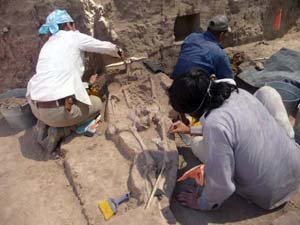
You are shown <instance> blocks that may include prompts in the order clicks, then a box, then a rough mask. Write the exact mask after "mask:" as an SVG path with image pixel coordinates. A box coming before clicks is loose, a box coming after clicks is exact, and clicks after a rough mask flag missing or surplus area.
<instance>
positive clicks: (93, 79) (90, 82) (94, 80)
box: [89, 74, 98, 85]
mask: <svg viewBox="0 0 300 225" xmlns="http://www.w3.org/2000/svg"><path fill="white" fill-rule="evenodd" d="M97 77H98V74H94V75H92V76H91V77H90V80H89V84H91V85H93V84H94V83H95V82H96V80H97Z"/></svg>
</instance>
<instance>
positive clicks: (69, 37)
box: [26, 30, 119, 105]
mask: <svg viewBox="0 0 300 225" xmlns="http://www.w3.org/2000/svg"><path fill="white" fill-rule="evenodd" d="M83 51H87V52H96V53H102V54H108V55H111V56H116V57H119V56H118V53H117V51H118V50H117V47H116V45H114V44H112V43H110V42H106V41H100V40H97V39H95V38H93V37H91V36H89V35H86V34H82V33H80V32H78V31H63V30H61V31H59V32H57V33H56V34H54V35H52V36H51V37H50V38H49V40H48V41H47V42H46V43H45V44H44V46H43V47H42V49H41V52H40V55H39V58H38V63H37V67H36V74H35V75H34V76H33V77H32V78H31V79H30V81H29V83H28V86H27V94H26V95H27V96H29V97H30V98H31V99H32V100H34V101H54V100H58V99H61V98H64V97H67V96H70V95H75V98H76V99H77V100H78V101H80V102H82V103H84V104H87V105H91V101H90V98H89V96H88V94H87V92H86V90H85V87H84V85H83V83H82V80H81V77H82V75H83V72H84V59H83Z"/></svg>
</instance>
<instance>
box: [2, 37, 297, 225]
mask: <svg viewBox="0 0 300 225" xmlns="http://www.w3.org/2000/svg"><path fill="white" fill-rule="evenodd" d="M299 38H300V33H295V34H290V35H288V36H286V37H284V38H282V39H280V40H275V41H270V42H267V43H268V44H267V45H266V44H260V43H252V44H250V45H246V46H239V47H235V48H234V49H235V50H245V51H246V52H247V54H248V55H250V56H251V58H259V57H269V56H270V55H271V54H272V53H274V52H275V51H277V50H279V49H280V48H281V47H288V48H291V49H296V50H300V43H298V40H299ZM249 50H251V51H250V52H249ZM103 133H104V132H103V129H100V130H99V133H98V134H96V135H95V136H93V137H92V138H87V137H75V138H70V139H68V140H67V142H66V144H65V146H67V148H64V149H63V151H62V153H63V157H61V158H60V159H53V158H51V157H49V156H47V155H46V154H45V153H43V151H42V150H41V149H40V147H39V146H38V144H37V143H36V142H35V140H34V139H33V137H32V131H31V130H26V131H21V132H16V131H13V130H11V129H10V128H9V127H8V125H7V123H6V122H5V121H4V120H3V119H2V120H0V144H1V146H0V225H71V224H72V225H73V224H74V225H77V224H78V225H85V224H90V225H91V224H110V225H122V224H126V225H139V224H146V225H158V224H164V223H163V222H162V220H160V219H159V216H157V215H155V214H154V212H151V211H149V212H147V213H146V211H145V210H143V208H142V207H136V203H135V202H129V203H128V204H124V205H122V206H121V207H120V212H119V213H118V214H117V215H116V216H114V217H113V218H112V219H111V220H110V221H108V222H105V221H104V219H103V217H102V215H101V214H100V212H99V210H98V208H97V201H98V200H100V199H105V198H107V197H117V196H119V195H121V194H124V193H125V192H127V191H128V184H127V181H128V171H129V170H130V163H129V162H128V160H125V159H124V157H123V156H122V154H121V153H120V152H119V151H118V149H117V148H116V147H115V145H114V143H113V142H110V141H107V140H104V139H105V136H104V134H103ZM179 155H180V159H181V160H180V161H181V162H182V163H181V167H180V168H181V169H180V170H179V171H178V175H180V174H181V173H182V172H183V171H185V170H186V169H188V168H190V167H192V166H193V165H195V164H197V163H198V161H197V160H196V159H195V158H194V157H193V156H192V154H191V152H190V150H189V149H187V148H184V147H180V148H179ZM184 161H185V162H184ZM184 185H191V184H190V183H186V184H184ZM181 188H182V185H177V187H176V189H175V194H176V192H178V190H180V189H181ZM133 208H134V209H133ZM171 209H172V211H173V213H174V215H175V217H176V219H177V221H178V224H182V225H206V224H236V225H252V224H253V225H254V224H263V225H264V224H266V225H267V224H271V223H272V224H273V225H280V224H281V225H283V224H290V225H296V224H298V225H299V224H300V218H299V215H300V194H297V195H296V196H295V197H294V198H293V199H292V200H291V201H290V202H289V203H287V204H286V205H285V206H284V207H282V208H280V209H277V210H275V211H272V212H266V211H263V210H261V209H259V208H258V207H256V206H254V205H253V204H251V203H249V202H247V201H245V200H243V199H241V198H240V197H238V196H235V195H234V196H232V197H231V198H230V199H229V200H228V201H226V202H225V203H224V205H223V206H222V207H221V209H220V210H218V211H216V212H209V213H205V212H196V211H193V210H190V209H187V208H184V207H182V206H180V205H179V204H178V203H177V202H176V200H175V198H172V201H171Z"/></svg>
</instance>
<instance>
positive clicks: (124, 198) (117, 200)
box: [114, 193, 130, 206]
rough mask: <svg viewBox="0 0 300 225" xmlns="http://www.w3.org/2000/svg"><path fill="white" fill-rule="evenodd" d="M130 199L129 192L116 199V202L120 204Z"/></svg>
mask: <svg viewBox="0 0 300 225" xmlns="http://www.w3.org/2000/svg"><path fill="white" fill-rule="evenodd" d="M129 199H130V193H127V194H125V195H123V196H121V197H119V198H116V199H114V202H115V204H116V205H117V206H118V205H120V204H122V203H123V202H126V201H128V200H129Z"/></svg>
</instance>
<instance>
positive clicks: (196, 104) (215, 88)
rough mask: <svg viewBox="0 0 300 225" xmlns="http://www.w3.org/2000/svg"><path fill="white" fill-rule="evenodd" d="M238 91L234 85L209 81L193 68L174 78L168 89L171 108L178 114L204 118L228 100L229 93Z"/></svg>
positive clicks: (205, 75) (202, 73)
mask: <svg viewBox="0 0 300 225" xmlns="http://www.w3.org/2000/svg"><path fill="white" fill-rule="evenodd" d="M234 90H236V91H237V92H238V89H237V87H236V86H235V85H232V84H229V83H226V82H220V83H215V82H214V81H211V80H210V78H209V76H207V74H206V73H204V72H203V70H201V69H198V68H194V69H192V70H190V71H188V72H186V73H185V74H182V75H180V76H178V77H176V78H175V79H174V81H173V83H172V85H171V87H170V88H169V99H170V104H171V105H172V107H173V108H174V109H175V110H176V111H178V112H180V113H188V114H192V115H193V116H195V117H198V118H199V117H201V116H202V115H203V113H205V115H204V116H205V117H207V116H208V115H209V113H210V112H211V111H212V110H213V109H216V108H218V107H220V106H221V105H222V104H223V102H224V101H225V100H226V99H228V98H229V97H230V95H231V92H233V91H234Z"/></svg>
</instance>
